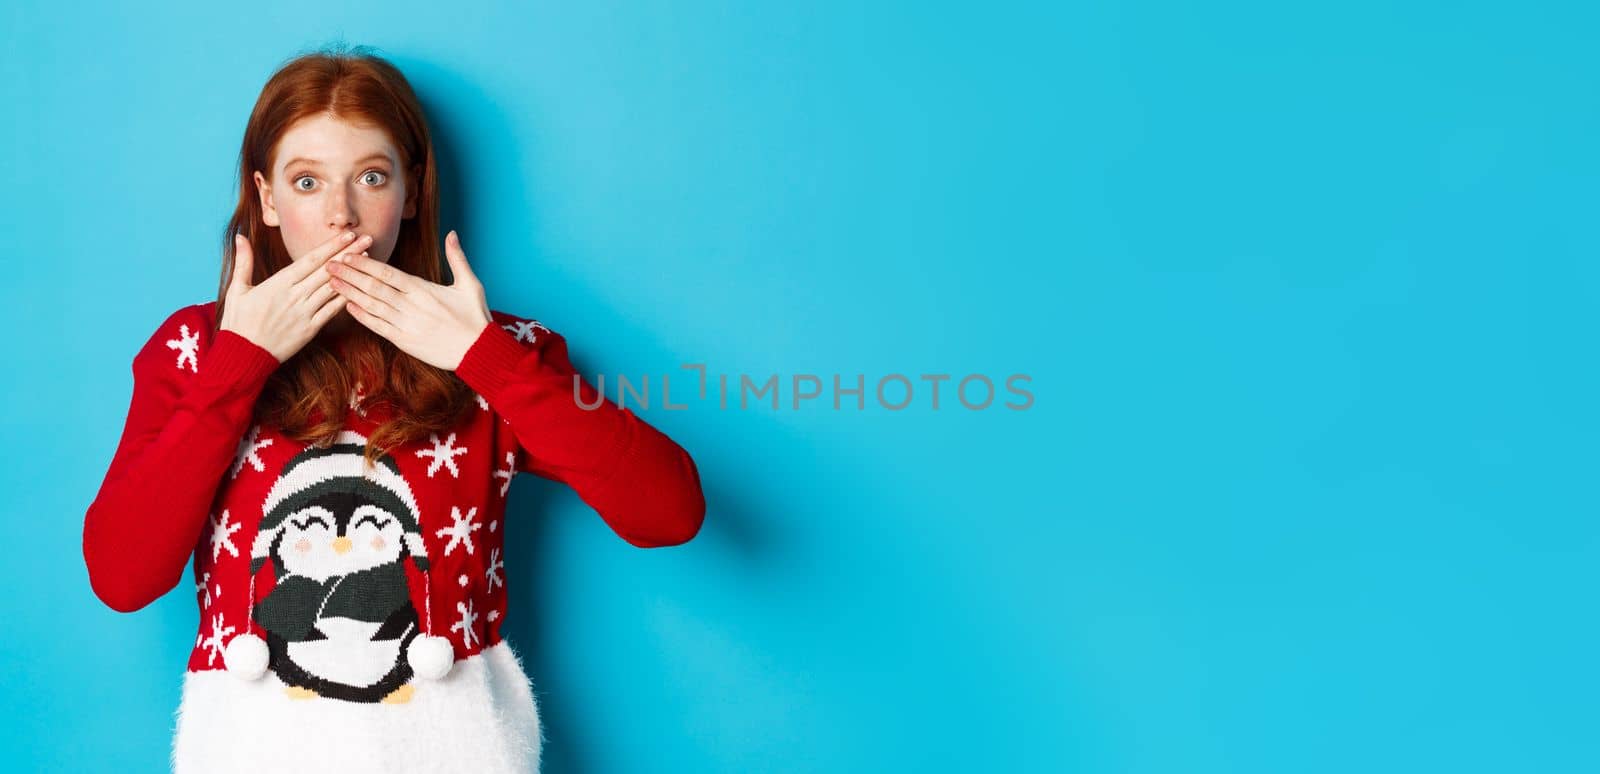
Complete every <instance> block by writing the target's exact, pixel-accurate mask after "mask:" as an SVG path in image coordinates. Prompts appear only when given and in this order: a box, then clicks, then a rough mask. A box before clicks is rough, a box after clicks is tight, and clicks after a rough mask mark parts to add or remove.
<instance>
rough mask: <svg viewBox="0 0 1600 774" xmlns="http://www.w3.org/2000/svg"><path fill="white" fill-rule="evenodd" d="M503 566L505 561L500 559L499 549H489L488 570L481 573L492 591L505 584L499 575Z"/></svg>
mask: <svg viewBox="0 0 1600 774" xmlns="http://www.w3.org/2000/svg"><path fill="white" fill-rule="evenodd" d="M505 568H506V563H505V562H502V561H500V549H498V548H491V549H489V570H488V571H487V572H485V573H484V574H483V577H484V580H486V581H488V585H489V590H491V591H493V590H494V588H495V587H496V586H504V585H506V582H505V579H504V578H502V577H500V571H501V570H504V569H505ZM489 620H491V621H492V620H494V619H492V618H491V619H489Z"/></svg>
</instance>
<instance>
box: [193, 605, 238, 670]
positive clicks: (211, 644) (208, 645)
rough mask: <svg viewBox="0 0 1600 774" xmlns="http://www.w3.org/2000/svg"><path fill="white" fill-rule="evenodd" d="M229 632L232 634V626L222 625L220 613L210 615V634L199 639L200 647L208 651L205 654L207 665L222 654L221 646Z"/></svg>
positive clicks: (215, 660) (215, 661)
mask: <svg viewBox="0 0 1600 774" xmlns="http://www.w3.org/2000/svg"><path fill="white" fill-rule="evenodd" d="M230 634H233V627H232V626H223V625H222V614H221V613H217V614H216V615H213V616H211V636H209V637H206V638H205V639H203V640H201V641H200V647H202V648H205V649H206V650H208V651H210V653H208V654H207V655H206V664H207V665H208V666H209V665H211V664H215V663H217V657H218V656H220V655H222V647H223V645H224V644H225V643H226V642H227V640H228V635H230Z"/></svg>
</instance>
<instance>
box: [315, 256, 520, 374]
mask: <svg viewBox="0 0 1600 774" xmlns="http://www.w3.org/2000/svg"><path fill="white" fill-rule="evenodd" d="M444 251H445V258H446V260H448V261H449V263H450V271H451V273H452V274H454V275H455V281H454V282H452V283H451V284H449V285H440V284H437V283H433V282H429V281H427V280H425V279H422V278H421V277H418V276H416V275H413V274H407V273H406V272H404V271H401V270H400V269H397V268H395V267H393V266H390V265H389V264H387V263H384V262H383V261H380V260H377V259H376V258H369V257H367V256H364V255H346V256H343V257H342V258H341V259H339V260H334V261H329V262H328V264H327V267H328V273H329V274H331V275H333V278H332V279H331V280H329V284H330V285H332V286H333V289H334V290H336V291H338V292H339V294H340V295H343V296H344V297H345V298H346V300H347V303H346V305H345V308H346V309H348V310H349V311H350V316H352V317H354V318H356V321H357V322H359V323H361V324H362V325H365V326H367V327H368V328H370V329H372V331H373V332H374V333H376V334H378V335H379V336H382V337H384V338H386V339H388V340H389V341H391V342H394V345H395V346H396V347H399V348H400V349H401V350H402V351H404V352H405V353H406V354H409V355H411V356H412V357H415V358H417V359H418V360H421V361H423V362H425V363H427V364H428V365H431V366H434V367H435V368H444V369H447V370H451V371H454V370H455V369H456V367H457V366H459V365H461V358H463V357H465V356H466V354H467V349H468V348H470V347H471V346H472V344H473V342H475V341H477V340H478V336H479V335H480V334H482V333H483V329H484V328H486V327H488V325H489V323H490V317H489V303H488V300H487V299H486V298H485V296H484V293H483V285H482V283H480V282H478V277H477V275H475V274H473V273H472V268H471V267H469V266H468V265H467V254H466V253H464V252H462V251H461V237H459V236H458V235H457V234H456V232H455V231H453V230H452V231H451V232H450V233H449V234H447V235H446V236H445V240H444Z"/></svg>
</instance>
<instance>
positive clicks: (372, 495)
mask: <svg viewBox="0 0 1600 774" xmlns="http://www.w3.org/2000/svg"><path fill="white" fill-rule="evenodd" d="M366 445H367V438H366V436H364V435H362V434H360V433H357V432H355V431H353V430H345V431H342V432H340V433H339V435H338V437H337V438H335V439H334V442H333V443H332V444H330V445H328V446H326V447H318V446H312V447H309V448H307V449H306V450H304V451H302V452H300V453H299V454H297V455H295V457H294V459H292V460H290V461H289V463H288V464H287V465H285V466H284V468H283V472H282V473H280V474H279V475H278V480H277V481H275V482H273V485H272V488H271V489H270V490H269V491H268V492H267V499H266V501H265V502H264V503H262V506H261V512H262V516H261V525H260V527H259V528H258V529H257V531H256V536H255V540H254V542H253V543H252V544H251V548H250V592H249V597H250V599H249V602H250V608H251V609H250V611H249V614H248V616H247V618H246V620H247V621H253V620H254V613H255V601H256V600H255V576H256V573H257V572H258V571H259V570H260V569H261V565H262V564H264V563H265V562H266V561H267V560H268V559H270V558H272V544H273V542H274V541H276V540H277V537H278V533H279V532H280V531H281V530H282V528H283V523H284V521H285V520H286V519H288V517H289V515H290V514H293V513H295V512H297V511H299V510H300V509H301V508H303V507H305V506H306V505H308V504H310V503H311V502H313V501H315V500H316V499H318V498H320V497H323V496H325V495H327V494H330V493H359V494H360V495H361V497H363V498H365V499H366V500H368V501H370V502H372V503H373V504H374V505H377V506H378V507H380V508H382V509H383V510H384V511H386V512H388V513H390V514H392V515H393V516H394V517H395V518H396V519H398V520H399V521H400V525H401V527H402V528H403V529H404V530H405V534H404V536H403V538H402V541H403V543H404V544H405V548H406V552H407V553H408V554H410V556H411V561H412V562H413V563H415V564H416V566H417V569H418V570H421V571H422V572H423V574H424V576H425V577H426V576H427V575H428V572H427V571H428V549H427V547H426V546H425V545H424V544H423V542H422V528H421V520H422V516H421V512H420V511H419V510H418V508H417V501H416V497H415V496H413V495H412V493H411V487H410V485H409V484H407V483H406V480H405V478H403V477H402V476H401V475H400V468H399V466H398V465H396V464H395V461H394V457H392V456H390V455H388V454H384V455H382V456H380V457H379V458H378V462H377V464H376V465H374V464H371V463H369V462H367V460H366V459H365V457H364V456H363V455H364V452H365V451H366ZM430 585H431V584H430ZM430 592H431V588H430ZM427 596H428V597H430V598H431V596H432V594H431V593H429V594H428V595H427ZM423 607H424V610H425V611H426V615H425V617H424V626H425V629H424V631H423V633H421V634H419V635H418V636H417V637H415V638H413V639H412V641H411V644H410V645H409V646H408V647H407V649H406V657H407V660H408V661H409V663H410V664H411V667H412V670H413V671H415V672H416V673H417V675H418V676H419V677H423V678H426V679H438V678H440V677H443V676H444V675H445V673H446V672H448V671H449V670H450V667H451V665H452V664H453V662H454V661H455V650H454V646H452V645H451V644H450V641H449V640H448V639H446V638H444V637H438V636H434V635H432V634H429V632H431V631H433V620H432V619H433V615H432V612H433V611H432V607H433V606H432V604H431V600H430V599H426V598H425V599H424V601H423ZM267 655H268V654H267V645H266V643H265V642H264V641H262V639H261V638H260V637H259V636H257V635H255V634H253V633H251V632H249V630H248V628H247V629H246V631H245V632H244V633H242V634H239V635H237V636H235V637H234V638H233V639H231V640H229V642H228V645H227V647H226V649H225V650H224V653H223V661H224V663H225V664H226V665H227V668H228V671H229V672H232V673H234V674H237V675H239V676H241V677H244V678H247V679H253V678H256V677H260V676H261V675H263V674H265V673H266V669H267Z"/></svg>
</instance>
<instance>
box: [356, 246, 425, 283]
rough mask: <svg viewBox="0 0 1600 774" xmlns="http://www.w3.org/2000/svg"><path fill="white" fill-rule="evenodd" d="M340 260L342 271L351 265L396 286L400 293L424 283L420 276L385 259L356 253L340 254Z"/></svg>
mask: <svg viewBox="0 0 1600 774" xmlns="http://www.w3.org/2000/svg"><path fill="white" fill-rule="evenodd" d="M338 262H339V263H340V264H341V266H339V270H340V271H343V269H344V267H345V266H349V267H351V268H353V269H356V270H358V271H360V272H361V273H363V274H365V275H367V276H369V277H373V278H376V279H377V280H378V281H380V282H382V283H384V284H385V285H388V286H389V287H392V288H394V289H395V291H396V292H398V293H409V292H411V291H414V290H421V289H422V283H423V282H424V280H422V279H421V278H419V277H416V276H413V275H411V274H407V273H406V272H404V271H401V270H400V269H396V268H395V267H393V266H390V265H389V264H387V263H384V262H383V261H380V260H378V259H376V258H373V257H371V256H367V255H360V254H356V253H350V254H346V255H341V256H339V261H338Z"/></svg>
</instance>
